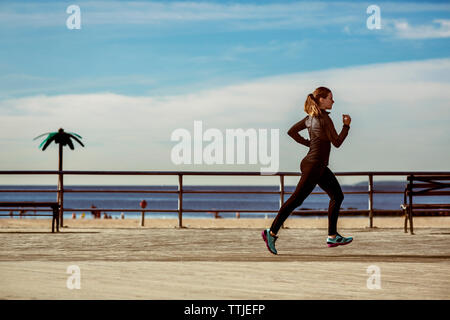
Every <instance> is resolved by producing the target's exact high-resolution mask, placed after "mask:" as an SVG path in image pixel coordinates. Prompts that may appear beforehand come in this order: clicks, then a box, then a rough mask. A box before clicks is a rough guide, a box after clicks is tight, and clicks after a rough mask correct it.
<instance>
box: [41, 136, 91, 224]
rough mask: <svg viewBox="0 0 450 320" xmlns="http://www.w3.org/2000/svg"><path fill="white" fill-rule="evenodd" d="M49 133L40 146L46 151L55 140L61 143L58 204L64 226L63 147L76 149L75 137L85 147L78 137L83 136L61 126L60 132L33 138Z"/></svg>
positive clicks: (60, 218) (61, 222)
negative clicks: (66, 130)
mask: <svg viewBox="0 0 450 320" xmlns="http://www.w3.org/2000/svg"><path fill="white" fill-rule="evenodd" d="M45 135H47V138H46V139H45V140H44V141H42V143H41V144H40V146H39V148H41V147H42V146H43V147H42V151H45V149H47V147H48V146H49V145H50V144H51V143H52V142H53V141H54V142H55V143H56V144H58V145H59V166H58V168H59V174H58V176H59V179H58V204H59V221H60V226H61V227H62V226H63V195H64V193H63V188H64V182H63V175H62V173H61V172H62V169H63V147H64V146H66V145H68V146H69V148H70V149H71V150H74V149H75V147H74V145H73V142H72V139H74V140H75V141H76V142H78V143H79V144H81V146H82V147H84V144H83V143H82V142H81V141H80V140H79V139H78V138H80V139H82V137H81V136H79V135H78V134H76V133H74V132H65V131H64V129H62V128H60V129H59V130H58V132H47V133H44V134H41V135H39V136H37V137H36V138H34V139H33V140H36V139H39V138H40V137H43V136H45Z"/></svg>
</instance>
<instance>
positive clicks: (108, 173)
mask: <svg viewBox="0 0 450 320" xmlns="http://www.w3.org/2000/svg"><path fill="white" fill-rule="evenodd" d="M2 175H56V176H60V175H62V176H64V175H66V176H68V175H78V176H79V175H89V176H91V175H101V176H155V175H163V176H177V177H178V188H177V190H173V191H171V190H93V189H89V190H76V189H70V188H65V187H64V186H59V185H58V188H57V190H46V189H26V190H25V189H1V190H0V192H27V193H28V192H36V193H37V192H39V193H42V192H55V193H56V194H57V198H58V202H59V205H60V218H59V221H60V226H61V227H62V226H63V214H64V212H65V211H67V212H69V211H71V212H78V211H87V212H89V211H93V210H97V211H102V212H142V213H143V214H144V213H145V212H167V213H170V212H171V213H178V226H179V227H180V228H182V227H183V213H187V212H211V211H214V212H245V213H276V212H278V211H277V210H240V209H214V210H211V209H208V210H202V209H185V208H183V195H184V194H188V193H203V194H207V193H221V194H226V193H241V194H279V195H280V202H279V203H280V206H281V205H282V204H283V203H284V199H285V196H286V195H288V194H292V192H287V191H286V190H285V183H284V182H285V177H287V176H301V173H298V172H278V173H276V174H273V175H267V174H261V173H260V172H228V171H225V172H217V171H215V172H213V171H64V170H63V171H23V170H9V171H0V176H2ZM335 175H336V176H366V177H367V178H368V184H367V187H368V188H367V191H343V193H344V194H367V195H368V208H367V210H341V213H347V214H360V215H364V214H367V215H368V217H369V227H370V228H372V227H373V217H374V214H401V213H402V210H401V209H398V210H394V209H393V210H381V209H374V207H373V195H374V194H376V193H379V194H382V193H385V194H395V193H403V191H387V190H375V189H374V183H373V177H374V176H404V177H405V186H406V177H407V176H408V175H450V172H448V171H447V172H442V171H441V172H436V171H401V172H399V171H396V172H389V171H362V172H336V173H335ZM184 176H263V177H271V176H272V177H275V176H278V177H279V190H278V191H242V190H239V191H230V190H228V191H224V190H208V191H204V190H186V189H185V188H184V187H183V177H184ZM77 192H78V193H82V192H89V193H94V192H99V193H172V194H178V208H177V209H176V210H169V209H167V210H166V209H143V208H140V209H130V208H121V209H117V208H95V209H93V208H65V207H64V200H63V199H64V193H77ZM312 194H326V193H324V192H312ZM399 206H400V204H399ZM8 210H9V211H10V210H11V209H7V208H0V211H8ZM35 211H43V210H42V209H36V210H35ZM294 213H295V214H305V215H311V214H323V213H326V211H324V210H301V209H300V210H296V211H294Z"/></svg>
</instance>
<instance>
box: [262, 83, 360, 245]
mask: <svg viewBox="0 0 450 320" xmlns="http://www.w3.org/2000/svg"><path fill="white" fill-rule="evenodd" d="M333 103H334V101H333V93H332V92H331V90H330V89H328V88H325V87H319V88H317V89H316V90H314V92H313V93H311V94H309V95H308V97H307V98H306V101H305V112H306V113H307V114H308V115H307V116H306V117H305V118H303V119H302V120H301V121H299V122H297V123H296V124H294V125H293V126H292V128H290V129H289V131H288V135H289V136H291V137H292V138H293V139H294V140H295V141H297V142H298V143H300V144H303V145H305V146H307V147H309V152H308V154H307V155H306V156H305V157H304V158H303V160H302V162H301V164H300V170H301V172H302V175H301V178H300V181H299V182H298V184H297V187H296V189H295V191H294V193H292V195H291V196H290V197H289V199H288V200H287V201H286V202H285V203H284V204H283V205H282V206H281V208H280V210H279V211H278V214H277V216H276V217H275V219H274V221H273V223H272V226H271V227H270V228H269V229H265V230H263V232H262V237H263V239H264V241H265V242H266V245H267V248H268V249H269V251H270V252H271V253H273V254H277V249H276V248H275V241H276V240H277V239H278V236H277V233H278V231H279V230H280V228H281V226H282V225H283V222H284V221H285V220H286V219H287V218H288V216H289V215H290V214H291V213H292V211H294V209H295V208H297V207H298V206H300V205H301V204H302V203H303V201H304V200H305V199H306V197H308V196H309V194H310V193H311V192H312V191H313V190H314V188H315V186H316V185H317V184H318V185H319V187H320V188H322V189H323V190H324V191H325V192H326V193H327V194H328V196H329V197H330V203H329V207H328V238H327V245H328V247H336V246H339V245H346V244H349V243H350V242H352V241H353V238H352V237H348V238H346V237H343V236H341V235H340V234H339V233H338V232H337V220H338V216H339V209H340V207H341V203H342V201H343V200H344V194H343V193H342V190H341V186H340V185H339V182H338V181H337V179H336V177H335V176H334V174H333V172H331V170H330V169H329V168H328V160H329V156H330V149H331V143H332V144H333V145H334V146H335V147H336V148H339V146H340V145H341V144H342V143H343V142H344V140H345V137H347V134H348V130H349V129H350V122H351V121H352V119H351V118H350V116H349V115H348V114H344V115H342V120H343V127H342V130H341V132H340V133H339V134H338V133H337V132H336V129H335V128H334V125H333V121H332V120H331V118H330V117H329V112H327V111H326V110H331V108H332V107H333ZM303 129H308V133H309V138H310V140H307V139H305V138H303V137H302V136H301V135H300V134H299V131H301V130H303Z"/></svg>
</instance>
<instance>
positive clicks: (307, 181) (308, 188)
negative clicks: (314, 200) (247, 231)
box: [270, 163, 323, 234]
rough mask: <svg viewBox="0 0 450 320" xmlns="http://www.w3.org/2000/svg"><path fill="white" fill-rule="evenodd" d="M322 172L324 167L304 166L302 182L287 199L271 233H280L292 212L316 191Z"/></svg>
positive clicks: (274, 221) (273, 224)
mask: <svg viewBox="0 0 450 320" xmlns="http://www.w3.org/2000/svg"><path fill="white" fill-rule="evenodd" d="M302 164H303V163H302ZM322 171H323V167H320V166H317V165H307V164H303V165H302V176H301V178H300V181H299V182H298V184H297V187H296V188H295V191H294V192H293V193H292V195H291V196H290V197H289V199H287V200H286V201H285V202H284V203H283V205H282V206H281V208H280V210H279V211H278V214H277V216H276V217H275V219H274V220H273V222H272V226H271V227H270V231H272V232H273V233H274V234H277V233H278V231H279V230H280V228H281V226H282V225H283V223H284V221H285V220H286V219H287V218H288V217H289V215H290V214H291V213H292V211H294V210H295V208H297V207H298V206H300V205H301V204H302V203H303V201H304V200H305V199H306V197H308V195H309V194H310V193H311V192H312V191H313V190H314V188H315V186H316V185H317V182H318V181H319V178H320V175H321V173H322Z"/></svg>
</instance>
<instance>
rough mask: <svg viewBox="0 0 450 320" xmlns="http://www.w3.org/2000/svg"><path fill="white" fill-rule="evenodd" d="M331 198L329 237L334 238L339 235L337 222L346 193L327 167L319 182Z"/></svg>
mask: <svg viewBox="0 0 450 320" xmlns="http://www.w3.org/2000/svg"><path fill="white" fill-rule="evenodd" d="M318 184H319V187H321V188H322V189H323V190H324V191H325V192H326V193H327V194H328V196H329V197H330V203H329V206H328V235H329V236H332V235H335V234H336V233H337V221H338V217H339V210H340V208H341V204H342V201H344V193H343V192H342V189H341V186H340V184H339V182H338V181H337V179H336V177H335V175H334V174H333V172H332V171H331V170H330V169H329V168H328V167H326V168H325V170H324V171H323V174H322V176H321V177H320V180H319V182H318Z"/></svg>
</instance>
